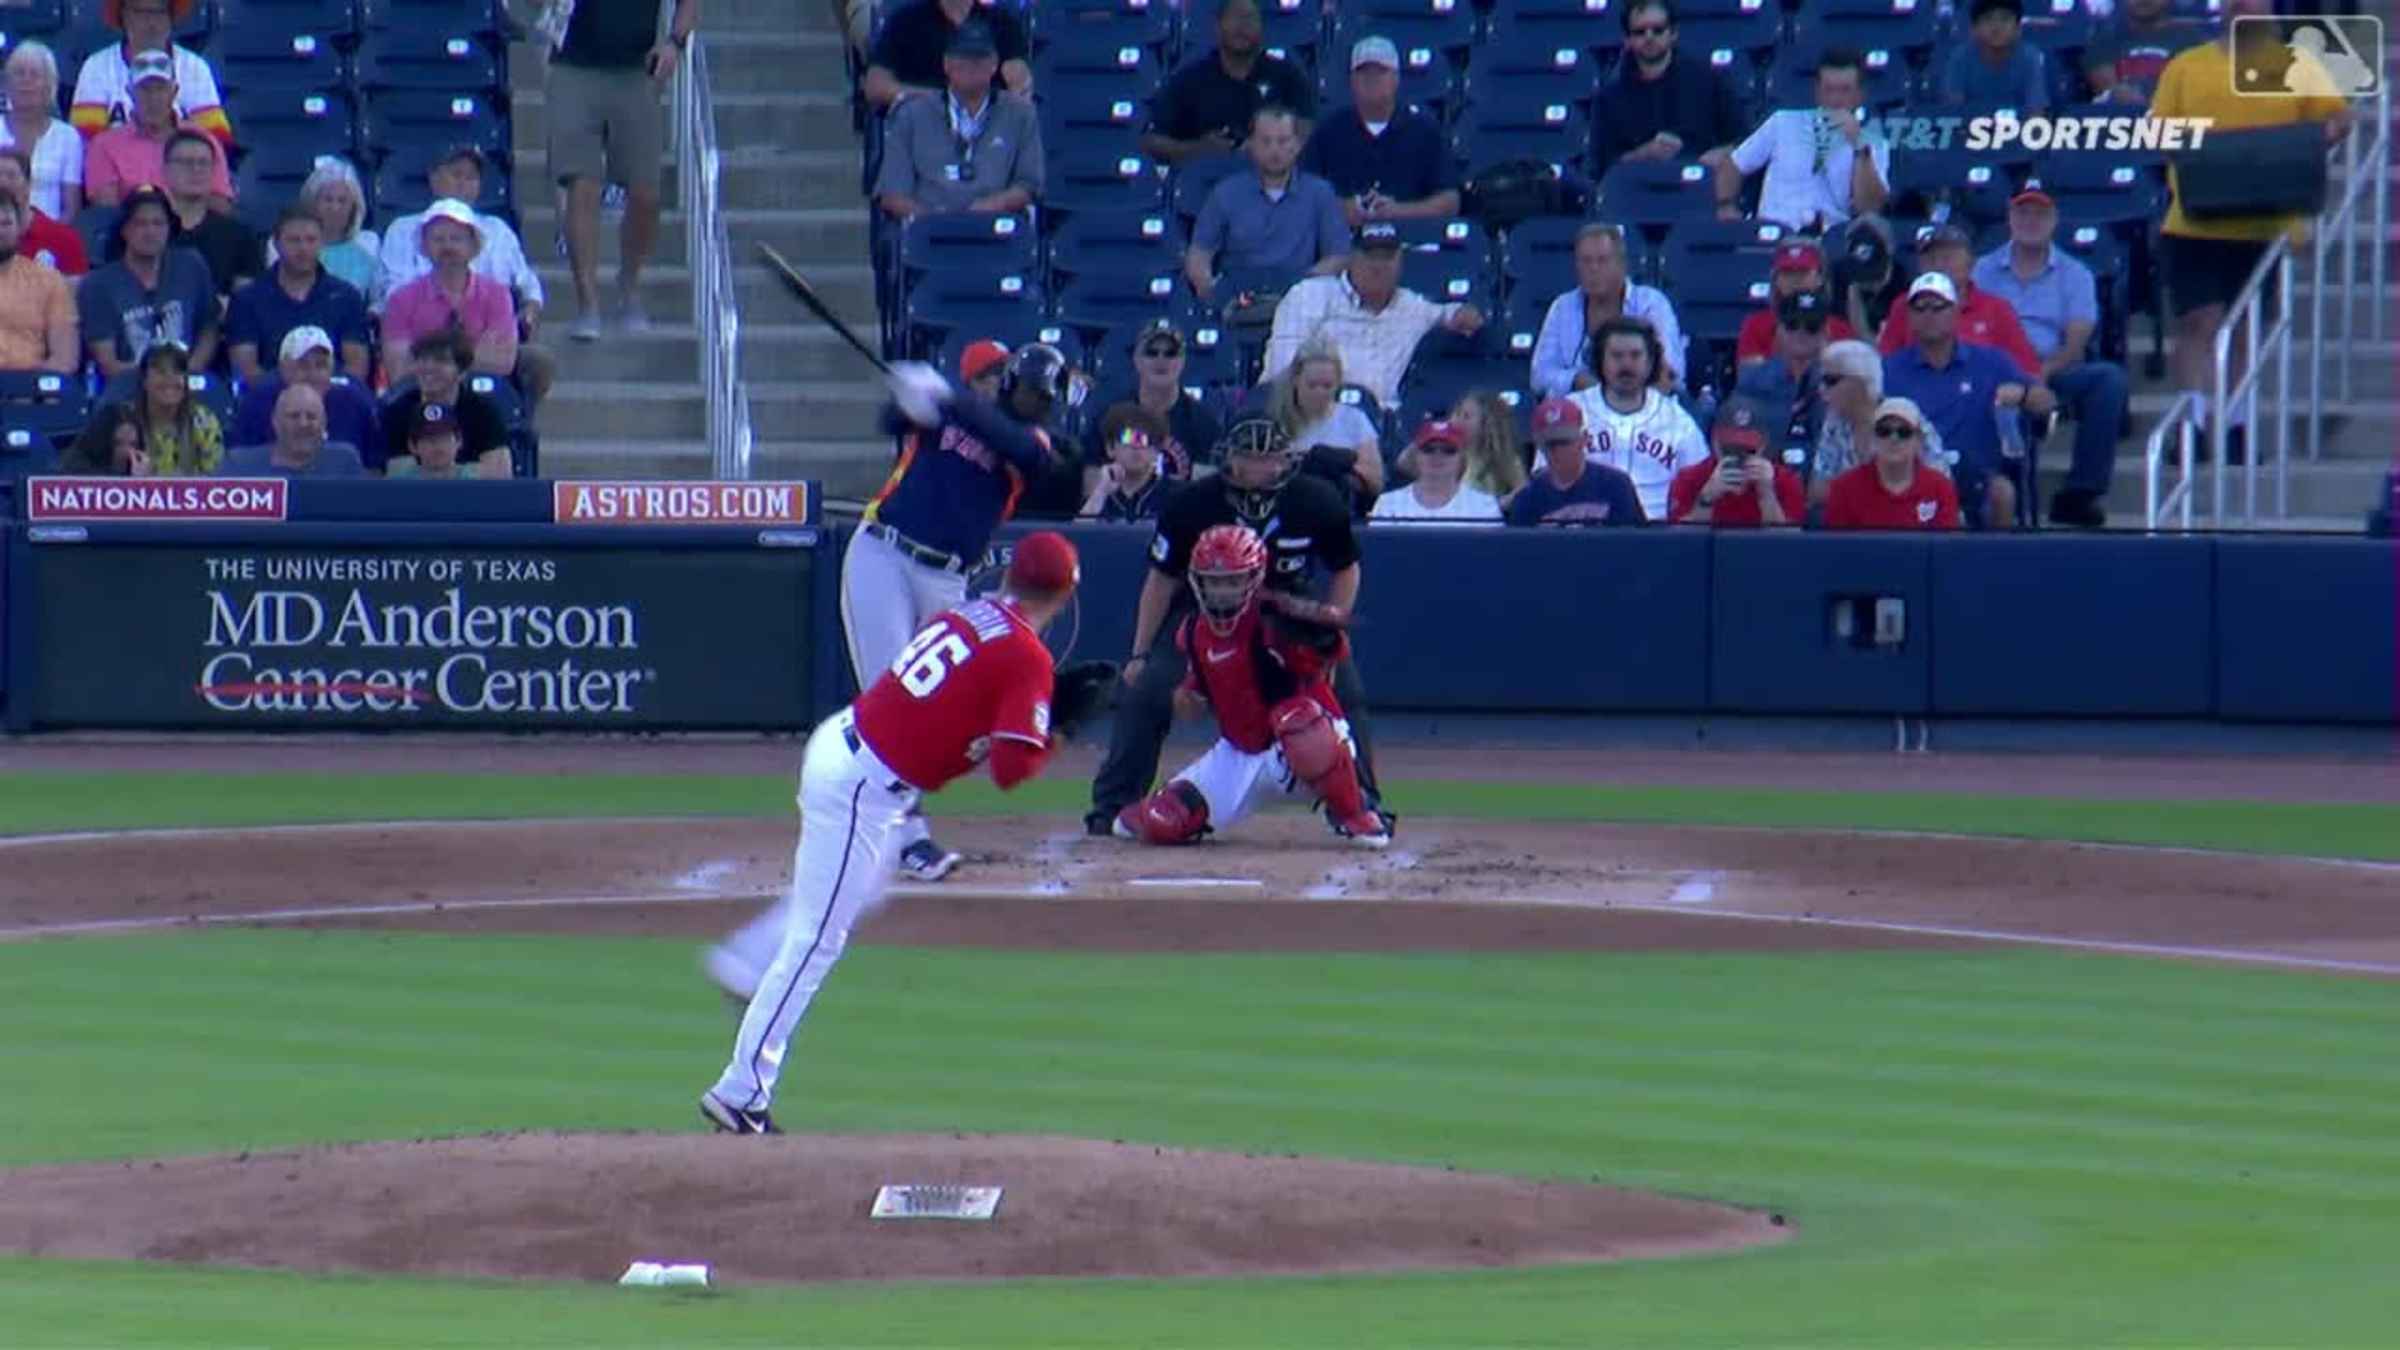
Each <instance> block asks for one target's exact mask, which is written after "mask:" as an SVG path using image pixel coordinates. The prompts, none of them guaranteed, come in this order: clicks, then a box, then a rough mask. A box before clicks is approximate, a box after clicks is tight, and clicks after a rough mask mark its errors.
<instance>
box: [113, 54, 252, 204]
mask: <svg viewBox="0 0 2400 1350" xmlns="http://www.w3.org/2000/svg"><path fill="white" fill-rule="evenodd" d="M132 71H133V120H131V121H129V122H127V123H125V124H124V125H123V126H117V127H111V128H109V129H108V130H106V131H103V132H101V133H100V134H99V135H98V136H95V137H93V138H92V143H91V146H90V148H89V149H87V150H85V151H84V155H83V192H84V196H85V198H86V199H88V200H89V201H90V202H92V203H93V204H95V205H99V206H115V205H116V204H117V203H118V202H120V201H122V200H124V197H125V194H126V193H128V192H131V191H132V190H133V189H135V188H137V187H140V186H142V185H143V184H145V183H162V184H163V183H165V182H166V181H167V138H168V137H170V136H173V135H174V134H175V132H176V130H177V129H178V126H179V125H189V126H191V127H192V128H193V129H194V130H198V131H203V132H205V130H206V128H203V127H200V126H199V125H198V124H197V123H186V124H178V123H177V122H176V120H175V94H176V85H175V63H174V61H172V60H170V59H169V58H168V56H167V54H166V53H165V52H143V53H142V54H141V55H139V56H136V57H135V58H133V62H132ZM209 144H210V145H211V146H217V142H216V141H215V140H214V139H213V138H212V139H211V140H210V141H209ZM209 194H210V195H211V196H213V197H217V198H221V199H222V200H224V201H226V202H231V201H232V200H233V178H232V176H231V175H230V174H228V173H227V172H226V170H225V152H224V149H223V147H221V146H217V167H216V172H215V173H214V174H212V175H211V176H210V180H209Z"/></svg>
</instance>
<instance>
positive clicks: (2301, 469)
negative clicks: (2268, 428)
mask: <svg viewBox="0 0 2400 1350" xmlns="http://www.w3.org/2000/svg"><path fill="white" fill-rule="evenodd" d="M2391 468H2392V466H2391V464H2390V463H2389V462H2388V461H2387V462H2385V463H2383V464H2367V463H2333V462H2325V463H2319V464H2308V463H2306V462H2305V461H2295V462H2294V463H2293V465H2292V468H2291V499H2290V500H2291V511H2290V516H2297V517H2315V518H2319V519H2339V518H2343V517H2347V518H2348V520H2349V521H2350V522H2351V523H2350V526H2349V528H2351V529H2354V530H2355V529H2357V528H2360V523H2361V522H2363V521H2364V520H2365V518H2366V513H2367V509H2368V508H2369V507H2371V506H2373V505H2374V504H2375V499H2376V495H2377V494H2378V493H2380V492H2381V491H2382V490H2383V481H2384V475H2385V474H2387V473H2389V472H2390V471H2391ZM2228 472H2229V476H2228V477H2227V479H2226V482H2225V509H2226V512H2227V514H2228V516H2229V517H2230V518H2231V519H2234V520H2239V519H2241V516H2242V501H2243V497H2244V494H2245V491H2246V488H2245V483H2246V481H2247V479H2246V473H2245V471H2244V470H2243V469H2241V468H2238V467H2237V468H2234V469H2232V470H2229V471H2228ZM2195 477H2196V478H2197V479H2198V486H2197V487H2196V488H2195V491H2197V492H2198V493H2199V494H2200V495H2199V496H2198V497H2197V498H2195V499H2194V507H2193V509H2194V511H2195V513H2197V514H2202V515H2205V514H2206V513H2207V511H2208V508H2209V505H2210V503H2211V502H2212V501H2213V500H2214V494H2215V491H2216V489H2215V486H2214V483H2215V480H2214V478H2213V477H2212V476H2211V475H2210V474H2209V472H2208V471H2207V470H2205V469H2203V470H2200V471H2199V472H2198V473H2197V474H2196V475H2195ZM2163 481H2164V484H2165V488H2166V489H2171V488H2172V487H2173V486H2174V484H2175V482H2176V481H2177V480H2176V477H2175V474H2174V472H2173V471H2172V470H2171V469H2170V470H2169V471H2168V473H2167V474H2166V476H2165V479H2164V480H2163ZM2162 490H2164V489H2162ZM2142 494H2143V480H2142V477H2141V475H2140V474H2139V473H2136V474H2134V475H2131V476H2130V481H2128V475H2126V474H2123V473H2120V474H2119V475H2118V483H2117V488H2116V491H2115V492H2114V493H2112V494H2111V495H2110V500H2111V501H2112V502H2121V503H2123V504H2124V505H2125V508H2126V511H2127V513H2128V514H2132V513H2138V512H2139V511H2140V510H2141V509H2142ZM2258 509H2259V516H2258V518H2259V520H2261V521H2265V520H2268V519H2271V518H2276V517H2275V516H2274V512H2275V470H2274V466H2272V465H2269V464H2261V465H2259V468H2258ZM2111 514H2114V512H2112V513H2111Z"/></svg>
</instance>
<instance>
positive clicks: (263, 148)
mask: <svg viewBox="0 0 2400 1350" xmlns="http://www.w3.org/2000/svg"><path fill="white" fill-rule="evenodd" d="M225 112H226V114H227V115H228V116H229V117H231V118H232V119H233V125H234V130H235V132H236V133H237V134H238V135H239V136H240V138H241V143H242V146H243V150H244V153H246V154H252V155H257V154H279V155H283V156H285V157H288V156H289V154H290V153H292V152H291V151H289V150H287V149H286V147H290V146H299V147H302V148H303V149H304V151H305V153H306V154H307V155H308V156H310V157H312V158H313V157H314V156H317V155H340V156H342V157H343V158H344V159H349V160H353V161H355V160H356V159H357V158H358V110H357V108H356V107H355V106H354V105H353V104H352V103H351V101H350V96H349V95H348V94H346V93H343V92H341V91H339V90H314V89H298V88H281V87H263V88H262V87H256V86H253V87H248V88H243V89H240V90H238V91H235V92H231V93H228V94H227V95H226V96H225Z"/></svg>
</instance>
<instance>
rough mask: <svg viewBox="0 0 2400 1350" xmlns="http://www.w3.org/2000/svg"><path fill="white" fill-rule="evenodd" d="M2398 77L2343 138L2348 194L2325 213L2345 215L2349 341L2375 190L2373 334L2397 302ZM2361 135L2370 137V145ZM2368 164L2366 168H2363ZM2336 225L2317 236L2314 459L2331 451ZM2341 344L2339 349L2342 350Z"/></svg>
mask: <svg viewBox="0 0 2400 1350" xmlns="http://www.w3.org/2000/svg"><path fill="white" fill-rule="evenodd" d="M2391 110H2392V91H2391V82H2390V81H2389V80H2385V81H2384V82H2383V84H2382V86H2381V87H2380V88H2378V89H2377V91H2376V94H2375V117H2374V125H2373V126H2372V127H2369V126H2367V125H2366V124H2365V120H2364V119H2361V122H2360V124H2359V125H2357V126H2354V127H2352V128H2351V129H2350V134H2349V135H2348V136H2346V137H2344V138H2343V139H2342V147H2341V153H2342V193H2341V196H2340V197H2339V198H2338V199H2337V200H2336V201H2335V202H2334V203H2333V205H2332V206H2330V207H2329V208H2328V209H2327V210H2326V211H2325V212H2324V214H2323V216H2322V217H2321V218H2320V220H2321V221H2322V220H2334V221H2337V222H2339V224H2338V229H2339V231H2340V235H2341V239H2340V247H2341V250H2342V260H2341V263H2342V281H2341V288H2340V293H2341V308H2340V313H2339V315H2338V322H2339V325H2340V329H2341V335H2342V339H2343V340H2344V343H2345V345H2346V343H2347V341H2348V340H2349V339H2351V338H2352V337H2353V336H2354V335H2355V334H2356V333H2357V329H2358V324H2357V317H2358V316H2357V309H2356V306H2357V304H2358V299H2359V295H2358V289H2359V288H2358V217H2359V207H2360V202H2359V194H2360V193H2361V192H2365V191H2368V190H2369V189H2372V192H2373V195H2372V198H2371V199H2370V201H2369V202H2368V203H2367V204H2366V205H2367V214H2368V217H2369V222H2370V223H2369V226H2368V228H2369V230H2370V235H2371V244H2372V248H2371V249H2370V251H2369V254H2368V263H2367V275H2368V278H2369V281H2370V282H2371V283H2372V284H2371V288H2370V289H2369V290H2368V291H2367V310H2368V332H2369V334H2370V335H2371V336H2372V338H2373V340H2375V341H2377V342H2381V341H2383V338H2384V331H2385V325H2386V322H2387V319H2386V314H2387V311H2388V310H2389V309H2390V308H2391V307H2390V306H2389V305H2388V304H2386V303H2385V301H2384V294H2383V287H2384V278H2385V272H2386V259H2385V254H2386V253H2387V252H2388V251H2389V247H2390V245H2389V243H2388V242H2387V240H2388V237H2389V235H2390V233H2391V209H2392V205H2391V203H2392V198H2391V174H2390V172H2388V170H2387V168H2386V166H2387V165H2389V164H2390V162H2391V145H2390V142H2391ZM2361 142H2364V144H2363V146H2362V144H2361ZM2362 170H2363V171H2364V172H2363V173H2362ZM2335 229H2336V227H2331V226H2323V225H2320V228H2318V229H2317V230H2316V231H2315V233H2314V234H2312V235H2311V236H2310V250H2309V279H2310V282H2311V286H2310V291H2311V294H2310V297H2309V314H2310V319H2311V324H2310V332H2309V339H2308V458H2309V460H2310V461H2311V462H2312V463H2313V462H2315V461H2316V460H2317V459H2318V458H2319V457H2320V456H2321V455H2323V453H2324V451H2325V289H2326V287H2325V280H2326V273H2327V272H2328V270H2329V268H2328V262H2329V260H2330V258H2331V256H2332V252H2333V249H2334V247H2335V238H2334V236H2335ZM2338 350H2340V349H2339V348H2337V351H2338ZM2340 364H2341V376H2340V378H2341V391H2340V393H2339V394H2338V395H2337V397H2338V399H2339V401H2340V402H2342V403H2348V402H2349V401H2350V399H2351V393H2350V384H2351V367H2352V365H2353V364H2355V363H2354V362H2353V361H2351V360H2350V359H2349V357H2348V355H2347V354H2346V353H2345V354H2344V355H2343V357H2342V360H2341V363H2340Z"/></svg>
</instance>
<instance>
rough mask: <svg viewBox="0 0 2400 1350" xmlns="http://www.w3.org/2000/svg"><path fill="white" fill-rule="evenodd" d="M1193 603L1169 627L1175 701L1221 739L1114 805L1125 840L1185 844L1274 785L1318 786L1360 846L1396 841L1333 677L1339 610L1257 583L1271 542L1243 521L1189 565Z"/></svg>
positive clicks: (1201, 548) (1339, 825) (1313, 789)
mask: <svg viewBox="0 0 2400 1350" xmlns="http://www.w3.org/2000/svg"><path fill="white" fill-rule="evenodd" d="M1186 574H1187V575H1188V576H1189V578H1190V580H1191V587H1192V594H1193V596H1194V597H1195V598H1196V599H1197V600H1198V601H1199V612H1198V613H1196V614H1193V615H1191V616H1190V617H1188V618H1186V619H1185V620H1184V621H1183V624H1182V626H1181V627H1180V628H1178V629H1177V630H1176V634H1175V645H1176V647H1177V649H1178V650H1180V651H1181V652H1182V653H1183V657H1184V661H1185V663H1186V671H1187V673H1186V674H1185V675H1184V678H1183V683H1182V685H1181V686H1180V687H1178V688H1177V689H1176V691H1175V706H1176V710H1177V711H1178V712H1179V713H1181V714H1183V715H1185V716H1192V715H1196V714H1198V713H1199V712H1201V711H1202V710H1204V709H1205V710H1207V711H1209V712H1212V713H1214V714H1215V715H1216V719H1217V730H1218V737H1217V741H1216V743H1215V744H1214V745H1211V746H1210V747H1209V748H1208V750H1207V752H1206V753H1205V754H1203V755H1201V756H1200V758H1198V759H1196V760H1194V761H1192V763H1191V764H1190V765H1188V766H1186V767H1185V768H1184V770H1183V771H1182V772H1181V773H1178V774H1176V775H1175V777H1174V778H1173V779H1171V780H1169V782H1168V783H1167V785H1166V786H1165V787H1163V788H1160V789H1159V790H1158V791H1156V792H1154V793H1152V794H1150V795H1149V796H1147V797H1145V798H1143V799H1142V800H1140V801H1138V802H1135V803H1134V804H1133V805H1131V806H1128V807H1126V808H1125V809H1124V810H1123V811H1122V812H1120V813H1118V815H1117V819H1116V824H1115V827H1114V828H1115V833H1116V835H1117V837H1118V838H1120V839H1139V840H1141V841H1142V842H1143V843H1146V844H1188V843H1191V842H1193V841H1195V840H1197V839H1199V838H1200V837H1201V836H1202V835H1204V834H1207V833H1209V832H1211V831H1213V830H1217V829H1225V828H1229V827H1231V826H1232V825H1233V824H1234V823H1235V822H1237V821H1239V820H1240V819H1241V818H1242V817H1244V816H1246V815H1248V814H1249V813H1250V810H1251V808H1252V806H1253V805H1254V804H1255V803H1256V802H1257V801H1258V799H1259V798H1260V797H1262V796H1264V795H1265V794H1266V793H1268V792H1270V791H1280V792H1283V793H1285V794H1288V795H1299V794H1313V795H1314V796H1316V797H1317V798H1319V799H1321V800H1322V801H1323V802H1324V804H1325V815H1326V819H1327V820H1328V821H1329V822H1331V824H1332V826H1333V830H1334V833H1335V834H1336V835H1338V836H1340V837H1341V838H1343V839H1346V840H1348V841H1349V842H1351V843H1353V844H1357V845H1359V846H1361V847H1364V848H1383V847H1385V846H1387V845H1389V844H1390V843H1391V842H1392V827H1391V824H1390V822H1389V821H1388V820H1386V819H1385V818H1384V817H1383V816H1382V815H1381V814H1380V813H1378V812H1377V811H1375V810H1374V809H1373V808H1372V807H1370V806H1368V805H1367V802H1366V798H1365V795H1364V794H1363V793H1362V791H1361V790H1360V788H1359V785H1358V762H1357V756H1356V752H1355V750H1354V748H1353V746H1352V744H1351V740H1350V726H1349V723H1348V722H1346V721H1344V720H1343V718H1342V705H1341V701H1340V700H1339V699H1338V698H1336V697H1335V696H1334V692H1333V685H1332V682H1331V674H1332V671H1333V668H1334V667H1335V666H1336V665H1337V664H1339V663H1340V661H1341V659H1342V657H1343V656H1344V655H1345V654H1347V652H1348V651H1349V643H1348V640H1347V639H1346V638H1344V636H1343V634H1342V628H1341V624H1342V622H1343V620H1344V618H1345V616H1344V614H1343V613H1342V611H1340V610H1338V609H1335V608H1334V607H1332V606H1330V605H1325V604H1321V603H1319V602H1317V601H1313V600H1309V599H1306V598H1304V597H1301V596H1297V595H1293V594H1290V593H1289V592H1276V593H1273V594H1272V595H1269V594H1265V593H1263V592H1262V591H1261V588H1260V583H1261V582H1262V581H1264V580H1265V579H1266V575H1267V546H1266V545H1265V544H1264V543H1263V542H1261V541H1260V539H1259V537H1258V534H1257V533H1256V532H1255V531H1253V530H1251V529H1250V528H1249V527H1248V526H1246V525H1218V526H1215V527H1212V528H1211V529H1209V530H1207V531H1206V532H1204V533H1203V534H1202V535H1201V536H1200V540H1199V542H1198V543H1197V544H1196V545H1194V546H1193V549H1192V558H1191V563H1190V565H1189V567H1188V568H1187V573H1186Z"/></svg>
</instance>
